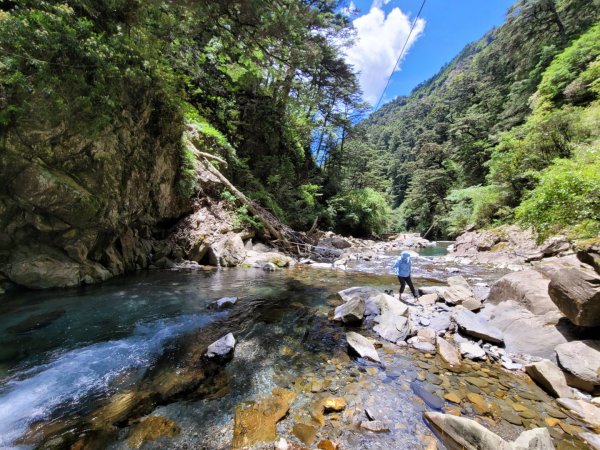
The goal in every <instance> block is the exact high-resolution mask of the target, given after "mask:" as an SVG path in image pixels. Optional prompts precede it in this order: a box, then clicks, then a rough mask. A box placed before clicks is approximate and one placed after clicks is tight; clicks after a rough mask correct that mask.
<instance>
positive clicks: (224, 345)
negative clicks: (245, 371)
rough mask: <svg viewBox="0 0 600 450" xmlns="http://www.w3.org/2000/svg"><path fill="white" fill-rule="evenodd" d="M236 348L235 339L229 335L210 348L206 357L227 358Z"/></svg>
mask: <svg viewBox="0 0 600 450" xmlns="http://www.w3.org/2000/svg"><path fill="white" fill-rule="evenodd" d="M234 348H235V338H234V337H233V334H232V333H228V334H226V335H225V336H223V337H222V338H221V339H219V340H217V341H215V342H213V343H212V344H210V345H209V346H208V349H207V351H206V356H208V357H209V358H213V357H215V356H227V355H229V354H230V353H231V352H232V351H233V349H234Z"/></svg>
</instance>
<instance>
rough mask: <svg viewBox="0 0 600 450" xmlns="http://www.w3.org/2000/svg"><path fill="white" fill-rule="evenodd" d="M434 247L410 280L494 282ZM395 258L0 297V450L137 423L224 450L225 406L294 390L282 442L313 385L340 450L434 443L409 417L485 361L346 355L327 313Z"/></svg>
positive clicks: (168, 441)
mask: <svg viewBox="0 0 600 450" xmlns="http://www.w3.org/2000/svg"><path fill="white" fill-rule="evenodd" d="M445 248H446V245H440V246H439V247H437V248H432V249H425V250H424V251H423V253H424V254H423V256H425V257H424V258H419V259H418V260H417V263H415V264H414V266H415V268H414V271H415V281H416V284H417V285H423V284H432V283H440V282H443V280H444V279H445V278H446V277H447V276H449V275H452V274H455V273H456V272H457V271H460V272H461V273H463V274H465V275H467V277H468V278H469V279H471V280H472V281H475V282H477V281H480V282H487V281H490V280H492V279H493V278H495V277H498V276H499V274H498V273H497V272H495V271H493V270H488V269H484V268H473V267H459V268H456V267H452V266H450V265H449V264H448V263H445V262H444V263H442V258H439V256H443V254H445ZM394 257H395V255H386V256H384V257H381V258H378V259H376V260H373V261H369V262H355V263H353V264H350V265H349V267H347V270H345V271H342V270H336V271H334V270H327V269H314V268H311V267H310V266H296V267H294V268H290V269H286V270H280V271H276V272H265V271H263V270H259V269H243V268H234V269H220V270H217V269H214V270H201V271H149V272H139V273H136V274H132V275H127V276H123V277H120V278H116V279H113V280H110V281H108V282H106V283H104V284H102V285H99V286H88V287H83V288H78V289H67V290H49V291H38V292H32V291H20V292H12V293H8V294H6V295H4V296H3V297H2V299H1V302H0V344H1V346H0V448H2V449H4V448H19V449H21V448H22V449H30V448H52V449H58V448H67V449H68V448H72V449H84V448H87V449H94V448H114V449H121V448H123V449H125V448H130V447H129V445H130V444H131V441H128V436H130V433H131V430H132V428H133V427H135V426H136V424H137V423H138V421H139V419H140V418H141V417H144V416H146V415H147V414H152V415H157V416H161V417H166V418H169V419H171V420H173V421H174V422H175V423H176V424H177V426H178V430H177V433H175V435H173V436H167V437H162V438H160V439H158V440H148V441H146V443H145V444H144V446H143V447H142V448H205V449H225V448H231V439H232V433H233V414H234V410H235V406H236V405H237V404H239V403H240V402H243V401H249V400H256V399H259V398H261V397H264V396H266V395H269V394H270V392H271V390H272V389H274V388H278V387H279V388H286V389H291V390H294V391H296V392H297V393H298V397H297V399H296V401H295V402H294V404H293V407H292V409H291V411H290V413H289V414H288V416H287V417H286V418H285V419H284V420H283V421H282V422H281V423H280V424H279V425H278V435H281V436H285V437H286V438H287V439H288V440H291V441H294V439H295V438H294V437H293V434H292V432H291V429H292V426H293V425H294V423H296V422H298V421H301V422H308V421H310V410H311V405H312V404H314V402H315V399H316V398H318V397H319V396H322V395H324V394H323V393H324V392H327V393H329V395H333V394H335V395H340V396H343V397H344V398H345V399H346V400H347V402H348V408H347V410H346V411H345V412H344V413H343V414H338V415H332V416H331V417H330V418H328V420H327V422H326V423H325V425H324V426H323V427H321V428H319V431H318V433H319V434H318V436H319V437H320V438H325V437H327V438H329V439H332V440H333V441H335V442H339V443H341V444H342V445H343V448H345V449H362V448H370V449H390V448H399V449H413V448H415V449H417V448H427V446H428V445H431V442H432V439H433V437H432V432H431V431H430V430H429V429H428V428H427V426H426V425H425V423H424V422H423V420H422V413H423V412H424V411H426V410H442V409H444V410H446V409H447V408H448V407H452V406H454V407H456V405H452V404H451V403H449V402H447V401H444V400H443V395H444V393H445V392H447V391H449V390H451V389H454V388H456V389H459V390H460V389H462V390H463V391H465V392H466V391H467V390H468V387H469V386H470V385H469V386H467V384H465V383H463V381H462V380H463V378H461V377H466V376H468V375H469V374H471V375H472V373H474V372H476V371H477V370H479V371H481V370H483V369H485V367H484V368H482V367H478V365H474V366H473V367H471V366H469V367H467V368H466V369H464V370H463V372H464V373H456V374H453V373H449V372H447V371H445V370H444V369H443V368H441V367H438V366H439V364H438V362H437V359H436V360H434V359H431V358H429V359H428V358H426V357H425V356H424V355H423V354H421V353H418V352H414V351H412V350H409V349H407V348H395V349H394V348H392V346H390V345H384V347H383V349H382V351H383V354H384V355H385V356H384V358H383V359H384V366H378V365H375V364H370V363H368V362H366V361H364V360H361V359H353V358H350V357H349V356H348V354H347V348H346V345H345V339H344V333H345V331H346V330H345V329H344V328H343V327H342V326H340V325H339V324H336V323H334V322H332V321H331V320H329V318H328V317H329V315H330V314H331V311H332V310H333V307H334V306H336V305H337V304H339V300H338V299H337V296H336V293H337V292H338V291H340V290H342V289H345V288H348V287H351V286H359V285H371V286H375V287H377V288H380V289H381V290H384V289H394V290H397V282H396V280H395V278H394V277H393V276H391V275H389V274H388V271H389V266H390V265H391V262H392V261H393V259H394ZM225 296H236V297H239V301H238V303H237V304H236V305H235V307H234V308H232V309H229V310H225V311H214V310H211V309H209V308H208V305H209V304H210V303H211V302H212V301H214V300H217V299H219V298H221V297H225ZM230 331H231V332H233V334H234V336H235V338H236V340H237V347H236V349H235V356H234V358H233V359H232V360H231V361H230V362H228V363H226V364H215V363H212V362H210V363H207V362H206V360H205V359H204V358H202V356H201V355H202V353H203V352H204V350H205V348H206V346H207V345H208V344H210V343H211V342H213V341H214V340H216V339H217V338H219V337H221V336H223V335H224V334H226V333H227V332H230ZM361 332H362V333H364V334H366V335H369V332H368V331H366V330H363V331H361ZM429 356H431V355H429ZM489 372H490V370H487V371H486V370H484V373H485V374H488V373H489ZM485 376H486V377H487V375H485ZM490 376H491V375H490ZM502 377H505V378H506V379H505V380H503V379H502ZM490 383H491V385H492V386H494V387H496V388H497V389H498V392H500V391H503V390H509V389H510V390H514V392H521V391H523V392H529V391H531V392H533V391H534V390H535V386H530V385H527V383H526V381H524V380H520V379H513V378H510V374H507V375H501V376H498V375H495V376H494V379H493V380H491V381H490ZM465 386H466V387H465ZM444 389H445V390H444ZM477 389H479V388H477ZM471 391H472V392H476V389H475V388H472V389H471ZM540 392H541V391H540V390H539V389H538V390H537V391H535V395H533V394H532V395H533V397H535V396H537V400H536V399H535V398H534V399H532V400H531V402H532V404H534V406H535V407H534V406H532V407H531V409H532V411H534V412H535V413H536V414H537V415H539V420H538V422H539V421H541V417H542V416H543V414H544V410H543V405H544V403H543V402H546V403H547V402H549V401H550V400H548V398H546V397H543V401H542V400H541V397H540V396H542V395H543V393H540ZM538 403H539V404H538ZM366 407H369V408H371V410H372V411H376V413H377V414H380V415H381V417H382V419H385V420H386V421H387V422H388V423H390V424H391V426H390V431H388V432H385V433H373V432H367V431H365V430H361V429H360V428H359V427H357V426H356V423H357V420H360V417H361V414H362V415H363V416H364V412H363V410H364V408H366ZM463 409H464V411H463V413H464V414H467V415H473V416H477V415H478V411H473V410H472V409H469V407H466V408H463ZM479 413H481V411H479ZM479 415H481V416H482V417H484V416H486V415H485V414H483V413H481V414H479ZM486 420H488V419H486ZM532 420H533V419H532ZM533 424H535V422H533ZM525 425H526V424H525ZM490 426H491V427H492V428H494V429H495V430H496V431H498V432H501V433H502V434H503V435H505V436H506V437H514V436H516V435H517V434H518V433H519V432H520V431H522V428H521V427H520V426H517V425H515V424H513V423H510V422H508V421H506V420H498V421H496V422H495V424H494V425H491V424H490ZM561 439H562V441H561V442H564V444H563V447H562V448H585V447H579V446H578V445H579V444H578V442H576V441H573V440H572V439H569V437H568V436H567V435H565V436H563V437H561ZM297 442H299V441H297ZM265 445H266V444H265ZM272 445H273V444H272V443H271V444H268V446H265V447H264V448H273V447H272ZM309 447H310V446H309ZM313 447H314V444H313ZM256 448H263V447H261V446H260V445H259V446H257V447H256ZM438 448H441V447H439V446H438Z"/></svg>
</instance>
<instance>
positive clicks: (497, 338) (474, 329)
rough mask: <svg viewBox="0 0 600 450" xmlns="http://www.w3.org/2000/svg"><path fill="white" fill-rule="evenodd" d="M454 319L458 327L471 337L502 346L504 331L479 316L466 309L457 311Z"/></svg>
mask: <svg viewBox="0 0 600 450" xmlns="http://www.w3.org/2000/svg"><path fill="white" fill-rule="evenodd" d="M452 318H453V319H454V321H455V322H456V324H457V325H458V327H459V328H460V329H461V330H463V331H464V332H465V333H467V334H468V335H470V336H473V337H476V338H478V339H483V340H485V341H488V342H492V343H494V344H502V343H503V342H504V336H503V334H502V331H500V330H499V329H498V328H496V327H494V326H493V325H490V324H489V323H487V322H486V321H485V320H484V319H483V318H481V317H480V316H478V315H477V314H474V313H472V312H471V311H468V310H466V309H462V310H459V311H457V312H456V313H455V314H454V315H453V316H452Z"/></svg>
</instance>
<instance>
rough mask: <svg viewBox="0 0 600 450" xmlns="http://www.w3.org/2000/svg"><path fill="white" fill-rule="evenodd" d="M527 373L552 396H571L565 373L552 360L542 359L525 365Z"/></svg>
mask: <svg viewBox="0 0 600 450" xmlns="http://www.w3.org/2000/svg"><path fill="white" fill-rule="evenodd" d="M525 371H526V372H527V374H528V375H529V376H530V377H531V378H532V379H533V380H534V381H535V382H536V383H537V384H539V385H540V386H541V387H543V388H544V389H545V390H546V391H548V392H549V393H550V394H551V395H552V396H554V397H557V398H558V397H563V398H571V397H573V392H572V391H571V388H570V387H569V386H567V380H566V378H565V374H564V373H563V372H562V370H560V368H559V367H558V366H557V365H556V364H554V363H553V362H552V361H550V360H547V359H543V360H541V361H538V362H536V363H533V364H530V365H528V366H526V367H525Z"/></svg>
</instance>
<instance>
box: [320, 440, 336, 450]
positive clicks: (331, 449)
mask: <svg viewBox="0 0 600 450" xmlns="http://www.w3.org/2000/svg"><path fill="white" fill-rule="evenodd" d="M317 448H318V449H319V450H336V449H337V445H335V444H334V443H333V442H332V441H330V440H329V439H323V440H322V441H321V442H319V444H318V445H317Z"/></svg>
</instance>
